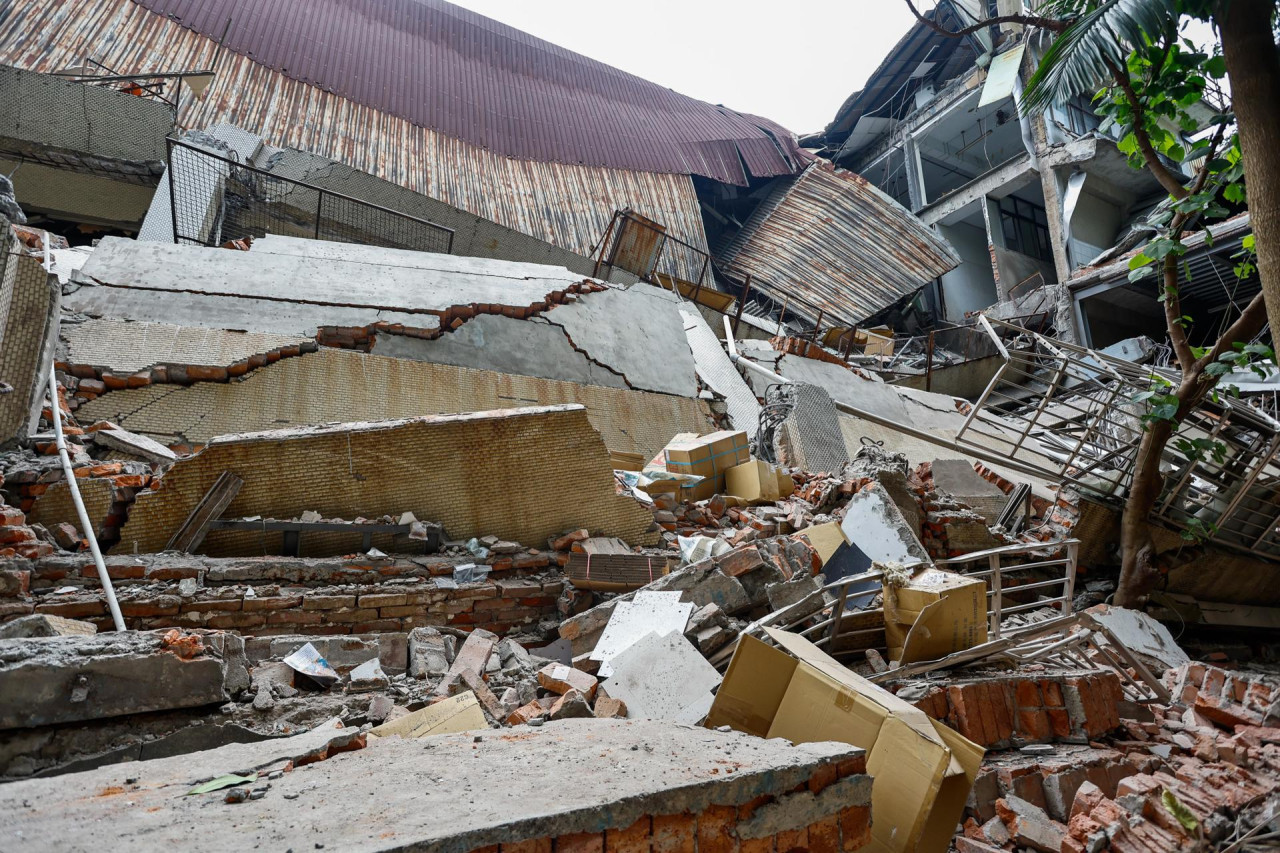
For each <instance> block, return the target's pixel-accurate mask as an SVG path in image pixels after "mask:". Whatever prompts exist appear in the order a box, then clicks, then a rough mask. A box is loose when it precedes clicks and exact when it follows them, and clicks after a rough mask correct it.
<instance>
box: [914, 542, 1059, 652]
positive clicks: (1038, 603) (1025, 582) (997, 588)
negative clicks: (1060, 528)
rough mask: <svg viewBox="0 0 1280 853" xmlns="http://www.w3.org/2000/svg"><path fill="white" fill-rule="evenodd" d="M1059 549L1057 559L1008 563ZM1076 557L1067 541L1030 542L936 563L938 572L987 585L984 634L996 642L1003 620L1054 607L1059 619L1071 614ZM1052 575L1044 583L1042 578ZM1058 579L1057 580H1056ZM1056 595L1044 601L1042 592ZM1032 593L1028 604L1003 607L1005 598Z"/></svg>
mask: <svg viewBox="0 0 1280 853" xmlns="http://www.w3.org/2000/svg"><path fill="white" fill-rule="evenodd" d="M1058 549H1061V551H1062V556H1061V557H1042V558H1034V559H1032V560H1031V561H1030V562H1009V561H1010V560H1021V559H1025V558H1026V557H1027V556H1028V555H1031V556H1033V557H1035V555H1036V552H1043V551H1054V550H1058ZM1079 553H1080V541H1079V540H1077V539H1067V540H1064V541H1060V542H1049V543H1045V542H1032V543H1028V544H1019V545H1005V546H1003V547H1000V548H991V549H988V550H985V551H974V552H973V553H971V554H964V555H962V556H959V557H951V558H948V559H945V560H937V561H936V565H937V566H938V568H940V569H952V570H954V571H956V572H959V573H960V574H962V575H965V576H967V577H971V578H982V579H983V580H984V581H986V584H987V621H988V625H987V634H988V637H989V639H992V640H998V639H1000V633H1001V631H1002V630H1003V629H1002V627H1001V625H1002V623H1003V622H1004V617H1006V616H1009V615H1012V614H1014V613H1023V612H1026V611H1028V610H1039V609H1041V608H1043V607H1056V608H1057V609H1058V610H1059V611H1061V615H1063V616H1066V615H1068V614H1070V613H1071V601H1072V599H1073V598H1075V589H1076V559H1077V557H1078V555H1079ZM974 563H977V564H984V563H985V564H986V568H985V569H980V570H977V571H973V570H971V569H970V568H969V567H970V566H972V564H974ZM1045 575H1053V576H1054V577H1050V578H1049V579H1048V580H1044V579H1043V576H1045ZM1057 575H1061V577H1057ZM1045 590H1052V591H1054V592H1056V595H1054V596H1053V597H1051V598H1047V599H1046V598H1044V597H1043V591H1045ZM1026 593H1035V596H1034V598H1033V599H1032V600H1030V601H1022V602H1017V601H1013V602H1012V603H1008V604H1006V603H1005V597H1006V596H1009V597H1010V598H1011V601H1012V599H1014V598H1021V597H1024V596H1025V595H1026Z"/></svg>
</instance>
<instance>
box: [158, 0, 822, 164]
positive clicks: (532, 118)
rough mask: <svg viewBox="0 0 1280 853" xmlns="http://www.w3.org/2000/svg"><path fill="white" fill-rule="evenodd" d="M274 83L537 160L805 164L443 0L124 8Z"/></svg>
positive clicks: (232, 1)
mask: <svg viewBox="0 0 1280 853" xmlns="http://www.w3.org/2000/svg"><path fill="white" fill-rule="evenodd" d="M136 2H138V4H139V5H141V6H143V7H144V8H147V9H149V10H151V11H152V12H155V13H156V14H158V15H161V16H164V17H165V18H169V19H171V20H173V21H176V22H178V23H180V24H181V25H182V26H184V27H187V28H189V29H191V30H194V31H196V32H198V33H201V34H202V35H205V36H208V37H209V38H213V39H220V38H222V36H223V33H224V31H225V33H226V36H225V42H224V44H225V47H226V48H227V49H228V50H230V51H234V52H236V53H238V54H241V55H243V56H248V57H251V58H252V59H253V60H254V61H255V62H257V63H260V64H261V65H263V66H266V67H267V68H270V69H273V70H276V71H279V72H280V73H281V74H284V75H285V76H286V77H289V78H291V79H293V80H298V81H301V82H303V83H307V84H309V85H312V86H314V87H316V88H317V89H321V90H323V91H325V92H331V93H334V94H336V95H339V96H340V97H343V98H345V99H348V100H350V101H352V102H354V103H356V104H360V105H364V106H367V107H372V108H374V109H377V110H380V111H383V112H386V113H390V114H391V115H394V116H398V117H400V118H403V119H406V120H408V121H410V122H412V123H414V124H417V125H420V126H422V127H429V128H431V129H433V130H437V131H439V132H441V133H445V134H448V135H449V136H453V137H456V138H458V139H463V140H466V141H468V142H470V143H472V144H474V145H478V146H481V147H483V148H488V149H490V150H493V151H496V152H499V153H501V154H505V155H507V156H510V157H519V158H522V159H529V160H540V161H543V162H558V163H572V164H582V165H592V166H609V167H613V168H619V169H632V170H636V171H645V172H669V173H677V174H681V173H682V174H699V175H705V176H707V177H710V178H715V179H716V180H720V181H724V182H726V183H733V184H745V183H746V178H747V175H746V174H745V173H744V168H743V165H742V164H743V163H744V162H745V164H746V170H747V171H749V172H750V173H751V174H752V175H755V176H757V177H768V176H771V175H786V174H794V173H795V172H796V171H797V169H798V168H799V167H802V166H803V165H804V164H805V163H806V162H808V160H809V159H810V158H809V155H807V154H806V153H805V152H804V151H803V150H802V149H800V147H799V145H798V144H797V143H796V141H795V138H794V136H793V135H792V134H791V132H790V131H788V130H786V129H785V128H783V127H781V126H780V125H778V124H775V123H773V122H771V121H768V120H767V119H762V118H759V117H756V116H751V115H747V114H745V113H738V112H735V111H733V110H729V109H726V108H724V107H719V106H715V105H713V104H709V103H706V102H704V101H698V100H695V99H693V98H689V97H686V96H684V95H680V94H678V93H676V92H673V91H671V90H670V89H666V88H663V87H662V86H659V85H657V84H655V83H651V82H649V81H647V80H644V79H642V78H640V77H636V76H635V75H632V74H627V73H626V72H623V71H620V70H618V69H616V68H613V67H610V66H608V65H605V64H604V63H602V62H597V61H595V60H593V59H588V58H587V57H585V56H582V55H580V54H576V53H573V52H572V51H569V50H565V49H564V48H561V47H557V46H556V45H554V44H551V43H550V42H546V41H543V40H542V39H539V38H535V37H534V36H532V35H529V34H528V33H525V32H521V31H520V30H517V29H514V28H513V27H509V26H506V25H505V24H501V23H499V22H498V21H495V20H492V19H490V18H486V17H484V16H482V15H478V14H476V13H475V12H471V11H469V10H467V9H463V8H461V7H459V6H455V5H453V4H451V3H446V2H444V0H136Z"/></svg>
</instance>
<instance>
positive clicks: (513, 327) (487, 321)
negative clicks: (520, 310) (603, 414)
mask: <svg viewBox="0 0 1280 853" xmlns="http://www.w3.org/2000/svg"><path fill="white" fill-rule="evenodd" d="M590 295H591V296H594V295H595V294H590ZM373 353H374V354H375V355H383V356H390V357H392V358H408V359H412V360H414V361H429V362H432V363H435V364H453V365H457V366H458V367H471V368H475V369H478V370H495V371H497V372H499V373H515V374H518V375H520V376H538V377H541V378H543V379H557V380H561V381H564V382H579V383H582V384H583V385H604V386H606V387H609V388H626V387H627V383H626V382H625V381H623V379H622V376H621V375H620V374H619V373H618V372H617V371H614V370H611V369H609V367H608V365H601V364H597V363H595V362H592V361H591V360H590V359H588V358H587V357H586V356H585V355H583V354H582V353H581V352H578V351H577V350H575V349H574V348H573V345H572V344H571V343H570V342H569V339H568V337H567V336H566V335H565V333H564V329H561V328H560V327H558V326H553V325H551V324H549V323H546V322H543V321H538V320H517V319H515V318H513V317H500V316H498V315H496V314H481V315H480V316H478V317H472V318H471V319H470V320H468V321H467V322H466V323H463V324H462V326H460V327H459V328H458V329H456V330H455V331H452V332H449V333H448V334H445V335H441V336H440V337H438V338H436V339H434V340H426V339H425V338H415V337H409V336H407V335H378V338H377V341H376V342H375V343H374V346H373Z"/></svg>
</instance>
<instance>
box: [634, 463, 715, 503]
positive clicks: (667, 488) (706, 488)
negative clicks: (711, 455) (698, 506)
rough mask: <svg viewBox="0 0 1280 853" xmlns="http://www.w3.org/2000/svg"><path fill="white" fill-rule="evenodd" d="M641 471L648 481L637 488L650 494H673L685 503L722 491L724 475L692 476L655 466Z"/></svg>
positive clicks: (703, 498) (701, 499)
mask: <svg viewBox="0 0 1280 853" xmlns="http://www.w3.org/2000/svg"><path fill="white" fill-rule="evenodd" d="M641 473H643V474H644V476H645V477H647V478H649V480H650V482H649V483H647V484H645V485H642V486H639V488H640V489H641V490H642V491H644V492H646V493H648V494H650V495H675V496H676V497H677V498H678V499H679V500H682V501H685V502H686V503H689V502H692V501H705V500H707V499H708V498H710V497H712V496H713V495H715V494H717V493H718V492H723V491H724V475H723V474H717V475H716V476H714V477H693V476H684V475H682V474H672V473H671V472H669V471H662V470H661V469H656V468H646V469H644V471H642V472H641Z"/></svg>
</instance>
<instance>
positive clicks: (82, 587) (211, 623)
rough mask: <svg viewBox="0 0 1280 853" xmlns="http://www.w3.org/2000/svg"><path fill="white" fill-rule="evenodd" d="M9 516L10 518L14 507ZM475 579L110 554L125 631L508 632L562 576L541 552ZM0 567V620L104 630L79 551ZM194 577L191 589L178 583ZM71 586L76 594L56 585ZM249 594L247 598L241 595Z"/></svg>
mask: <svg viewBox="0 0 1280 853" xmlns="http://www.w3.org/2000/svg"><path fill="white" fill-rule="evenodd" d="M11 512H12V511H11ZM507 562H508V563H519V564H520V565H521V566H522V568H519V569H517V568H514V566H512V567H510V568H498V569H497V570H496V571H494V572H493V573H492V574H490V576H489V578H488V579H487V580H485V581H483V582H480V583H472V584H462V585H459V586H458V587H457V588H456V589H455V588H448V587H446V586H440V585H438V584H437V583H436V582H435V580H434V578H435V577H441V576H446V575H449V574H451V573H452V571H453V564H452V563H450V562H448V561H447V560H443V559H428V558H423V559H420V560H418V561H414V560H377V561H371V560H368V559H355V558H353V559H341V560H306V559H289V558H279V557H276V558H254V559H244V560H217V559H209V558H201V557H192V556H189V555H183V554H166V555H162V556H156V555H143V556H141V557H109V558H108V559H107V560H106V563H107V573H108V574H109V575H110V576H111V579H112V582H113V583H114V585H115V587H116V595H117V598H118V600H119V602H120V610H121V612H122V613H123V615H124V617H125V621H126V622H127V623H128V625H129V627H130V628H132V629H138V630H148V629H153V628H170V627H180V628H216V629H224V630H234V631H236V632H238V633H241V634H246V635H250V636H269V635H276V634H364V633H374V632H407V631H410V630H412V629H413V628H416V627H419V626H423V625H431V626H437V627H438V626H453V627H457V628H461V629H464V630H469V629H471V628H485V629H487V630H490V631H494V632H495V633H506V632H507V631H510V630H512V629H514V628H520V627H525V626H532V625H535V624H536V623H538V622H539V621H541V620H544V619H559V616H560V614H559V611H558V609H557V600H558V599H559V597H560V594H561V592H563V591H564V588H565V581H564V579H563V577H562V576H561V575H560V574H559V572H558V571H555V570H554V569H549V568H548V567H549V565H550V563H551V562H552V558H551V557H549V556H547V555H546V554H525V555H521V556H519V557H517V558H516V559H515V560H514V561H510V560H509V561H507ZM4 566H5V567H4V568H0V621H7V620H9V619H14V618H17V617H18V616H23V615H26V614H28V613H48V614H50V615H54V616H63V617H66V618H69V619H83V620H86V621H89V622H93V623H95V624H96V625H98V627H99V628H101V629H109V628H110V627H111V618H110V615H109V614H108V612H107V605H106V599H105V598H104V596H103V593H102V589H101V585H100V584H99V582H98V571H97V567H96V566H95V565H94V564H93V561H92V559H91V558H89V557H88V556H80V555H74V556H73V555H65V554H60V555H54V556H46V557H44V558H42V559H39V560H35V561H27V560H17V559H10V560H9V561H8V562H7V563H5V564H4ZM183 580H194V581H195V582H196V586H195V589H194V590H192V591H188V592H185V593H184V591H183V589H182V587H181V586H180V583H181V582H182V581H183ZM67 587H75V588H76V591H75V592H64V593H56V592H54V590H56V589H65V588H67ZM250 590H252V592H250Z"/></svg>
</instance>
